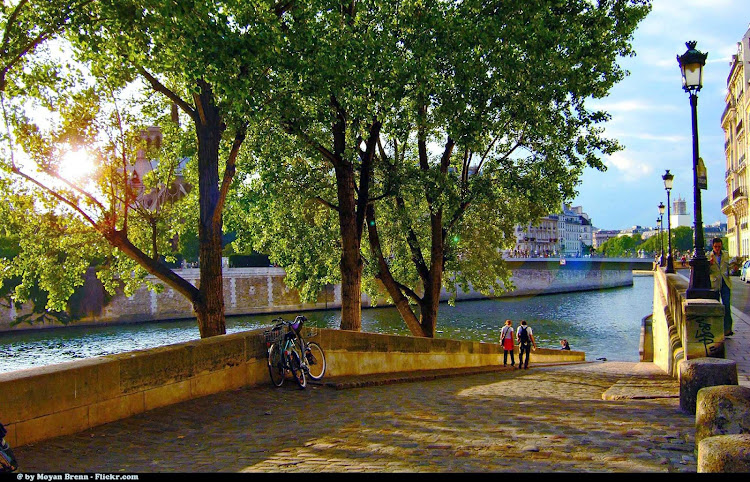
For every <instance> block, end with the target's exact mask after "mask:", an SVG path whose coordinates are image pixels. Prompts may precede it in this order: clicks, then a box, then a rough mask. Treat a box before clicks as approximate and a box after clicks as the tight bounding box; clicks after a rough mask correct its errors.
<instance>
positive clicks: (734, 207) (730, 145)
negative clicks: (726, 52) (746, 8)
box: [721, 29, 750, 256]
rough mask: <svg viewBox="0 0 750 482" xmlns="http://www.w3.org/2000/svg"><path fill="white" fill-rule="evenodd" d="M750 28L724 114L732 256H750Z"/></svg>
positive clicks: (734, 64)
mask: <svg viewBox="0 0 750 482" xmlns="http://www.w3.org/2000/svg"><path fill="white" fill-rule="evenodd" d="M748 61H750V29H748V30H747V31H746V32H745V35H744V36H743V37H742V41H740V42H738V43H737V53H736V54H735V55H732V60H731V62H730V68H729V76H728V77H727V91H726V97H725V99H724V100H725V103H726V108H725V109H724V113H723V114H722V115H721V127H722V129H723V130H724V154H725V156H726V171H725V173H724V180H725V183H726V189H727V197H725V198H724V200H723V201H722V202H721V211H722V212H723V213H724V214H725V215H726V216H727V238H728V240H729V243H728V244H729V246H728V247H727V248H728V251H729V255H730V256H748V255H750V229H748V224H747V223H748V199H747V184H748V183H747V179H748V169H747V162H748V136H747V134H746V131H747V124H748V123H749V122H750V102H748V99H749V96H748V93H747V88H748V83H749V82H750V68H747V67H746V65H747V62H748Z"/></svg>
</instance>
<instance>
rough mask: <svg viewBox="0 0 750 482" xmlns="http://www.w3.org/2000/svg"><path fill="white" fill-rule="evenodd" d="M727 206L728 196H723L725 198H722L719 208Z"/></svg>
mask: <svg viewBox="0 0 750 482" xmlns="http://www.w3.org/2000/svg"><path fill="white" fill-rule="evenodd" d="M727 206H729V198H728V197H725V198H724V199H723V200H722V201H721V208H722V209H724V208H725V207H727Z"/></svg>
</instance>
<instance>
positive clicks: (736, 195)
mask: <svg viewBox="0 0 750 482" xmlns="http://www.w3.org/2000/svg"><path fill="white" fill-rule="evenodd" d="M741 197H747V192H746V191H745V187H744V186H742V187H738V188H737V189H735V190H734V191H733V192H732V200H733V201H736V200H737V199H739V198H741Z"/></svg>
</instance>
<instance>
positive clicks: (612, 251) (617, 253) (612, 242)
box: [596, 233, 642, 258]
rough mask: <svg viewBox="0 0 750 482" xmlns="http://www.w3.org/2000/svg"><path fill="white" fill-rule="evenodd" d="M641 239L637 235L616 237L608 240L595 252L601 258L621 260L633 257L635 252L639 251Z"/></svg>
mask: <svg viewBox="0 0 750 482" xmlns="http://www.w3.org/2000/svg"><path fill="white" fill-rule="evenodd" d="M641 243H642V237H641V235H640V234H639V233H635V234H631V235H630V236H617V237H616V238H610V239H608V240H607V241H605V242H604V244H602V245H601V246H599V247H598V248H597V250H596V252H597V253H598V254H600V255H602V256H607V257H610V258H621V257H629V256H635V253H636V251H638V249H640V245H641Z"/></svg>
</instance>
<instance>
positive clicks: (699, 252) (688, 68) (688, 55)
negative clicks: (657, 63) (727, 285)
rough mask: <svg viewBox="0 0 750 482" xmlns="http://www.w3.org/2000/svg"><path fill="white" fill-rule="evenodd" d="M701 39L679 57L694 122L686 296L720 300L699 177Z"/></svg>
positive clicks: (690, 45)
mask: <svg viewBox="0 0 750 482" xmlns="http://www.w3.org/2000/svg"><path fill="white" fill-rule="evenodd" d="M696 44H697V42H695V41H690V42H686V43H685V45H686V46H687V48H688V50H687V51H686V52H685V53H684V54H682V55H678V56H677V63H678V64H679V65H680V70H681V71H682V88H683V89H684V90H685V92H687V93H688V94H690V107H691V109H690V110H691V114H692V121H693V122H692V123H693V202H694V209H693V211H694V217H695V219H694V225H695V229H694V233H695V249H694V250H693V258H692V259H691V260H690V266H691V268H692V269H691V270H690V283H689V285H688V289H687V291H686V293H685V297H686V298H713V299H717V300H718V299H719V293H718V292H717V291H713V290H712V289H711V279H710V277H709V264H708V258H706V251H705V248H704V242H703V220H702V216H703V215H702V212H701V191H700V189H701V186H700V184H699V179H698V163H699V158H698V91H699V90H701V87H703V66H704V65H706V57H708V54H707V53H703V52H700V51H698V50H696V49H695V45H696Z"/></svg>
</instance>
